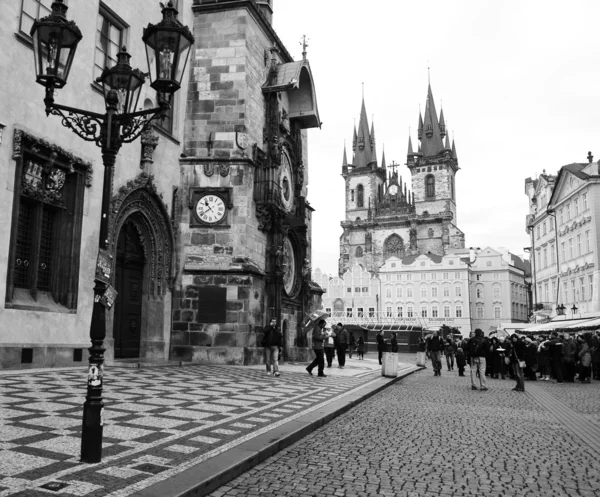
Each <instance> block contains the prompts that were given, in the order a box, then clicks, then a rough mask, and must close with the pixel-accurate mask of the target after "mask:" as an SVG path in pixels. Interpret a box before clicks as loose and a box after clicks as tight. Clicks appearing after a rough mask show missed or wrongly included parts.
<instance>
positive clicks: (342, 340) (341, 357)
mask: <svg viewBox="0 0 600 497" xmlns="http://www.w3.org/2000/svg"><path fill="white" fill-rule="evenodd" d="M335 333H336V339H337V340H336V354H337V360H338V368H340V369H344V366H345V365H346V349H348V341H349V340H348V330H347V329H346V328H344V325H343V324H342V323H338V324H337V326H336V330H335Z"/></svg>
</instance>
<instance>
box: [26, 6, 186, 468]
mask: <svg viewBox="0 0 600 497" xmlns="http://www.w3.org/2000/svg"><path fill="white" fill-rule="evenodd" d="M66 12H67V6H66V5H64V3H63V0H56V1H55V2H54V3H53V4H52V13H51V14H50V15H49V16H47V17H44V18H42V19H39V20H36V21H35V22H34V24H33V26H32V28H31V36H32V38H33V42H34V57H35V68H36V82H38V83H39V84H41V85H42V86H44V87H45V88H46V96H45V98H44V103H45V104H46V115H50V114H53V115H57V116H60V117H61V118H62V124H63V126H66V127H68V128H70V129H71V130H72V131H73V132H74V133H75V134H77V135H78V136H79V137H81V138H83V139H84V140H86V141H93V142H96V145H98V146H99V147H100V148H101V150H102V162H103V165H104V183H103V188H102V212H101V220H100V238H99V247H98V260H97V263H96V277H95V285H94V307H93V311H92V321H91V326H90V339H91V342H92V346H91V347H90V349H89V352H90V358H89V362H90V364H89V369H88V385H87V395H86V400H85V403H84V405H83V428H82V433H81V461H82V462H88V463H96V462H100V461H101V459H102V425H103V420H102V416H103V409H104V402H103V400H102V379H103V369H104V350H105V349H104V347H103V343H104V338H105V336H106V311H107V309H110V308H111V307H112V305H113V304H114V300H115V298H116V295H117V293H116V291H115V289H114V288H113V287H112V286H111V281H112V279H111V277H112V275H111V271H112V264H111V257H110V255H109V254H108V252H107V249H108V219H109V202H110V194H111V191H110V189H111V185H112V177H113V171H114V166H115V162H116V158H117V153H118V152H119V149H120V148H121V145H122V144H123V143H130V142H132V141H134V140H135V139H136V138H137V137H138V136H140V134H141V133H142V132H143V131H144V130H146V129H147V128H148V127H149V126H150V125H151V124H152V121H153V120H154V119H162V118H164V117H165V116H166V115H167V112H168V111H169V109H170V105H169V103H168V100H169V97H170V95H172V94H173V93H175V92H176V91H177V90H179V88H180V87H181V78H182V75H183V71H184V69H185V65H186V63H187V58H188V56H189V51H190V49H191V46H192V45H193V43H194V37H193V36H192V34H191V33H190V31H189V29H188V28H187V27H185V26H183V25H182V24H181V23H180V22H179V21H178V20H177V10H176V9H174V8H173V4H172V2H169V4H168V5H167V6H166V7H164V8H163V10H162V14H163V20H162V21H161V22H160V23H159V24H157V25H152V24H149V25H148V27H147V28H146V29H145V30H144V37H143V40H144V42H145V43H146V44H147V45H149V46H150V48H148V46H147V47H146V50H147V53H149V51H150V53H153V54H154V57H155V59H156V60H158V61H160V63H161V64H162V65H160V64H158V65H157V64H153V65H152V66H151V67H149V69H150V73H151V74H152V73H153V71H154V73H156V71H157V69H158V68H159V67H162V68H163V69H164V70H162V72H159V74H158V76H156V79H154V80H153V82H152V85H151V86H152V87H153V88H154V89H155V90H157V91H158V92H159V95H158V101H159V107H156V108H153V109H147V110H143V111H137V112H136V110H135V109H136V107H137V104H138V100H139V96H140V91H141V88H142V85H143V84H144V81H145V80H146V74H144V73H143V72H141V71H140V70H138V69H132V68H131V65H130V64H129V60H130V59H131V56H130V55H129V54H128V53H127V51H126V49H125V47H123V48H122V50H121V51H120V52H119V54H118V55H117V64H116V65H115V66H114V67H112V68H106V69H105V70H104V71H103V73H102V75H101V76H100V77H99V78H98V80H97V81H98V82H99V83H100V84H101V85H102V89H103V93H104V102H105V105H106V113H105V114H98V113H95V112H90V111H87V110H82V109H76V108H73V107H67V106H66V105H60V104H55V103H54V92H55V90H57V89H60V88H62V87H63V86H65V85H66V84H67V78H68V76H69V71H70V69H71V65H72V63H73V58H74V56H75V51H76V49H77V44H78V43H79V41H80V40H81V38H82V35H81V31H80V30H79V28H78V27H77V25H76V24H75V23H74V22H73V21H68V20H67V18H66ZM171 52H172V53H171ZM150 60H151V57H150V55H148V62H149V63H150ZM153 60H154V59H153Z"/></svg>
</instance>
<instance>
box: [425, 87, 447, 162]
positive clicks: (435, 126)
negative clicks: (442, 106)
mask: <svg viewBox="0 0 600 497" xmlns="http://www.w3.org/2000/svg"><path fill="white" fill-rule="evenodd" d="M419 121H420V116H419ZM419 124H420V122H419ZM444 128H445V125H444ZM423 131H424V134H423V135H422V137H421V147H422V150H423V156H424V157H430V156H433V155H437V154H439V153H440V152H441V151H442V150H443V148H444V142H443V141H442V135H441V132H440V123H439V121H438V116H437V111H436V110H435V102H434V100H433V93H432V91H431V85H428V86H427V101H426V103H425V118H424V121H423Z"/></svg>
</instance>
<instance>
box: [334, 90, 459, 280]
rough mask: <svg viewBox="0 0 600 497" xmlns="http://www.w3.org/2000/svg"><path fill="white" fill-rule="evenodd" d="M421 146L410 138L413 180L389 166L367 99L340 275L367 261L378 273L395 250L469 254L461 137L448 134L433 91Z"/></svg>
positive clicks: (349, 177) (348, 166)
mask: <svg viewBox="0 0 600 497" xmlns="http://www.w3.org/2000/svg"><path fill="white" fill-rule="evenodd" d="M418 139H419V146H418V150H417V151H416V152H414V150H413V146H412V141H411V138H410V136H409V138H408V154H407V162H406V166H407V167H408V170H409V171H410V174H411V183H410V185H407V183H406V182H403V181H402V177H401V176H399V175H398V165H397V164H394V163H392V164H391V165H390V166H387V165H386V162H385V153H383V154H382V158H381V164H379V162H378V160H377V153H376V150H375V129H374V125H373V124H371V127H370V128H369V122H368V119H367V112H366V108H365V102H364V99H363V102H362V108H361V112H360V120H359V125H358V130H357V129H356V126H355V127H354V136H353V140H352V151H353V154H352V163H348V159H347V155H346V150H345V148H344V158H343V163H342V177H343V178H344V181H345V188H346V193H345V196H346V218H345V219H344V220H343V221H342V223H341V226H342V229H343V233H342V235H341V237H340V259H339V268H338V269H339V274H340V275H341V274H343V273H344V272H345V271H347V270H349V269H350V268H352V267H353V266H354V265H355V264H360V265H361V266H363V267H364V268H365V269H367V270H368V271H370V272H372V273H374V274H378V273H379V268H380V267H381V265H382V264H383V263H384V262H385V260H386V259H387V258H389V257H391V256H395V257H398V258H403V257H405V256H418V255H419V254H428V253H431V254H435V255H438V256H443V255H445V254H449V253H453V252H462V251H463V250H464V247H465V237H464V233H463V232H462V231H461V230H460V229H459V228H458V225H457V219H456V189H455V177H456V173H457V172H458V170H459V167H458V158H457V155H456V147H455V145H454V140H452V145H450V138H449V136H448V134H447V132H446V125H445V121H444V111H443V110H442V111H441V112H440V114H439V117H438V114H437V111H436V109H435V103H434V100H433V95H432V92H431V85H429V86H428V89H427V101H426V104H425V115H424V117H423V115H422V114H421V113H420V112H419V125H418Z"/></svg>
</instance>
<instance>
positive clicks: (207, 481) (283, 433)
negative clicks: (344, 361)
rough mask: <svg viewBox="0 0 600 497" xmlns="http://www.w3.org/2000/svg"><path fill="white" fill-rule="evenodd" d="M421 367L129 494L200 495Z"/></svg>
mask: <svg viewBox="0 0 600 497" xmlns="http://www.w3.org/2000/svg"><path fill="white" fill-rule="evenodd" d="M422 369H424V368H422V367H419V366H413V369H411V370H409V371H407V372H406V373H404V374H402V372H401V376H397V377H396V378H387V377H384V376H382V377H381V379H382V380H384V381H383V382H382V383H380V384H376V385H369V386H365V387H364V388H362V389H360V390H358V391H357V392H354V393H350V394H348V395H347V396H344V398H342V399H339V400H337V401H335V402H332V403H331V404H328V405H326V406H324V407H322V408H320V409H317V410H315V411H312V412H310V413H308V414H306V415H304V416H301V417H300V418H298V419H295V420H293V421H290V422H288V423H285V424H283V425H281V426H278V427H276V428H274V429H272V430H269V431H268V432H266V433H264V434H262V435H259V436H257V437H255V438H252V439H251V440H248V441H246V442H243V443H241V444H240V445H238V446H236V447H235V448H233V449H230V450H227V451H225V452H222V453H221V454H218V455H217V456H215V457H211V458H210V459H208V460H206V461H203V462H201V463H199V464H197V465H195V466H193V467H191V468H189V469H187V470H185V471H182V472H181V473H179V474H177V475H175V476H172V477H171V478H168V479H166V480H164V481H162V482H160V483H157V484H155V485H152V486H151V487H148V488H145V489H143V490H140V491H139V492H136V493H135V494H133V495H134V496H136V497H203V496H205V495H208V494H210V493H211V492H213V491H215V490H216V489H218V488H219V487H221V486H223V485H225V484H227V483H229V482H230V481H231V480H233V479H235V478H237V477H238V476H239V475H241V474H242V473H245V472H246V471H248V470H249V469H251V468H253V467H254V466H256V465H257V464H260V463H261V462H263V461H264V460H266V459H268V458H269V457H271V456H272V455H274V454H276V453H277V452H279V451H281V450H283V449H285V448H287V447H289V446H290V445H292V444H294V443H296V442H297V441H298V440H301V439H302V438H304V437H305V436H307V435H308V434H310V433H312V432H313V431H315V430H316V429H317V428H320V427H321V426H323V425H325V424H327V423H329V422H330V421H331V420H333V419H334V418H336V417H338V416H339V415H341V414H344V413H345V412H347V411H348V410H350V409H351V408H353V407H354V406H356V405H358V404H360V403H361V402H363V401H365V400H367V399H368V398H369V397H371V396H373V395H375V394H376V393H378V392H380V391H381V390H383V389H384V388H387V387H389V386H390V385H393V384H394V383H397V382H398V381H400V380H402V379H404V378H406V377H407V376H409V375H411V374H413V373H415V372H417V371H420V370H422Z"/></svg>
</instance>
